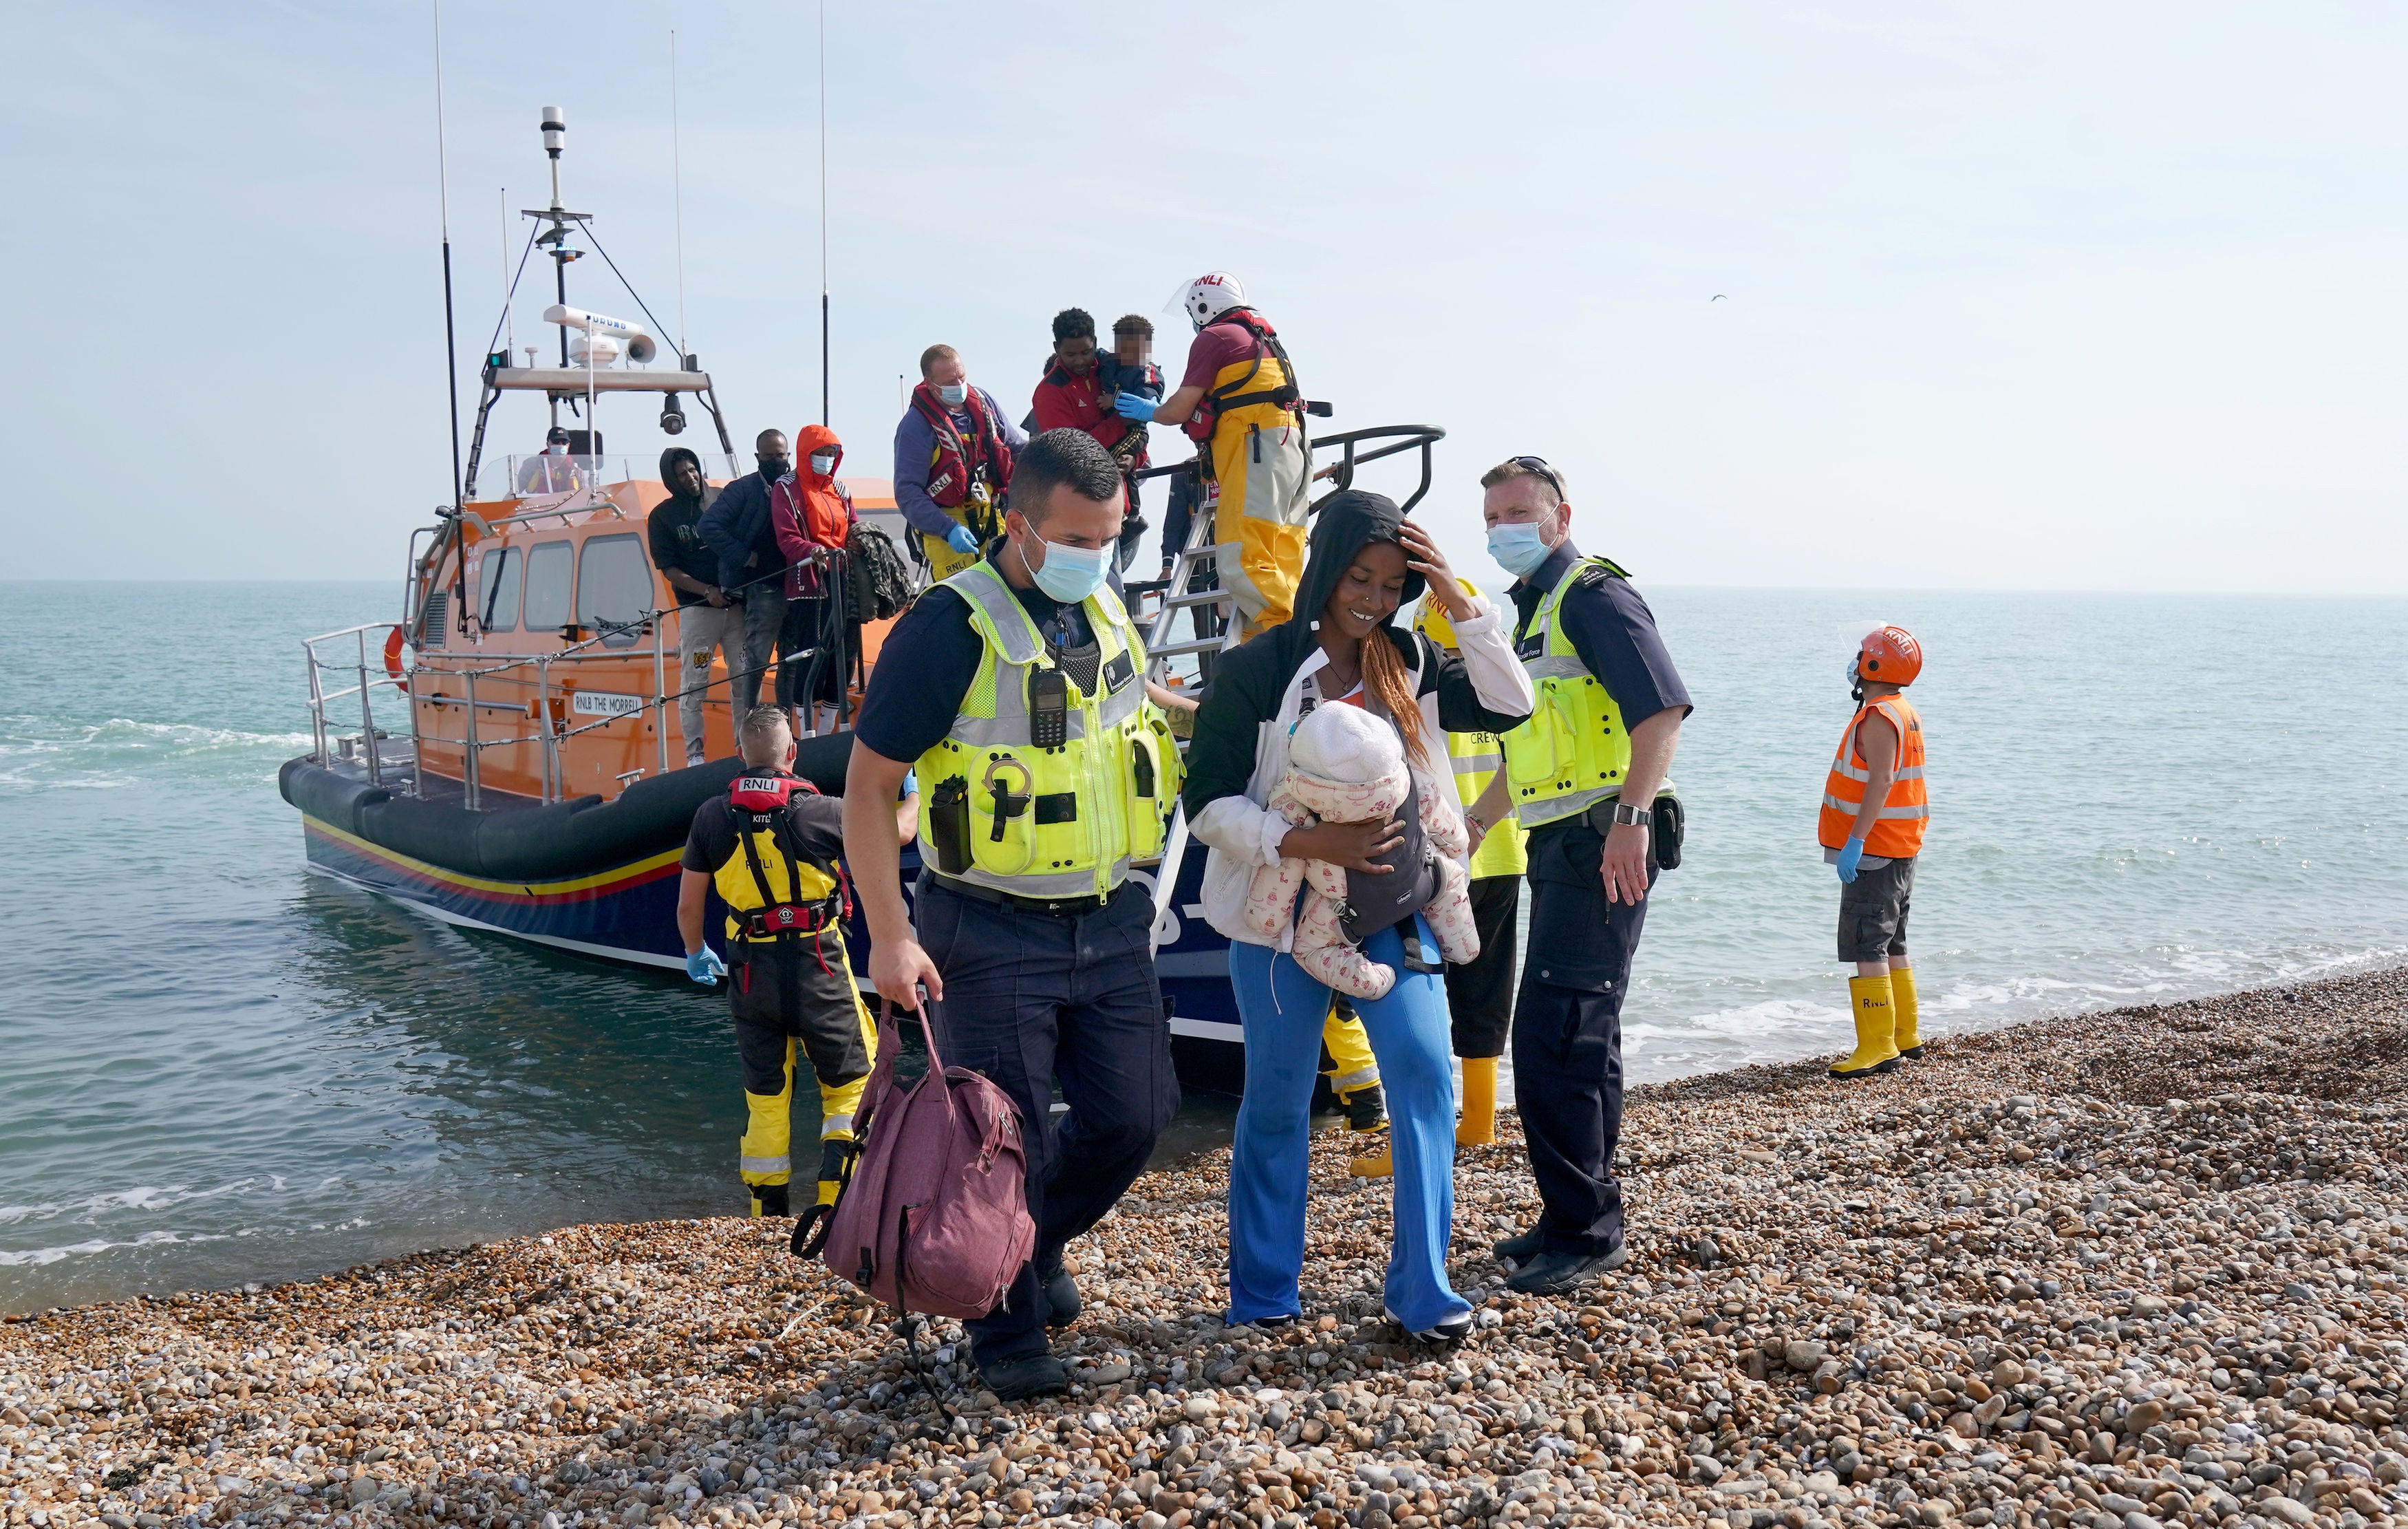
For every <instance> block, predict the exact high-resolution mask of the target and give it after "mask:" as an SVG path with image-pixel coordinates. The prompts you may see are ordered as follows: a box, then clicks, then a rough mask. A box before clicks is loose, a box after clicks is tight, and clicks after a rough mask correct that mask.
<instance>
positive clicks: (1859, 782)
mask: <svg viewBox="0 0 2408 1529" xmlns="http://www.w3.org/2000/svg"><path fill="white" fill-rule="evenodd" d="M1876 712H1879V713H1880V714H1882V715H1883V716H1884V717H1885V718H1887V719H1888V721H1889V724H1890V726H1891V727H1894V728H1897V729H1898V778H1897V779H1896V780H1893V781H1891V782H1890V786H1889V795H1888V796H1886V797H1885V798H1884V799H1883V801H1882V805H1881V816H1880V817H1879V818H1878V819H1877V820H1876V821H1875V822H1874V824H1873V831H1872V832H1871V835H1870V836H1868V837H1867V838H1866V840H1865V853H1866V854H1868V855H1878V856H1880V857H1882V858H1885V859H1891V860H1902V859H1904V858H1907V857H1908V856H1911V855H1914V854H1915V853H1917V852H1918V851H1920V850H1921V849H1922V848H1923V827H1924V825H1925V824H1926V823H1928V822H1929V821H1930V819H1931V808H1930V805H1929V803H1928V801H1927V800H1926V798H1925V796H1924V792H1923V719H1922V718H1921V717H1919V716H1917V715H1916V714H1915V713H1914V707H1912V706H1910V705H1908V704H1907V702H1906V698H1905V697H1904V696H1884V697H1882V698H1881V699H1880V700H1869V701H1867V702H1865V703H1864V705H1863V706H1861V707H1859V708H1858V709H1857V711H1856V715H1854V716H1852V717H1850V718H1849V719H1848V730H1847V731H1845V732H1843V733H1842V734H1841V735H1840V747H1839V749H1838V751H1837V752H1836V753H1834V754H1833V755H1832V756H1831V773H1830V776H1829V778H1828V779H1827V780H1825V781H1824V783H1823V815H1822V820H1821V822H1820V823H1819V824H1818V826H1817V828H1818V831H1817V833H1816V837H1817V838H1819V839H1820V840H1821V841H1822V843H1823V847H1824V848H1825V849H1843V848H1845V847H1846V846H1847V843H1848V836H1849V835H1850V834H1853V833H1854V832H1856V809H1857V808H1859V807H1861V806H1863V805H1864V801H1865V783H1866V782H1868V781H1870V780H1871V779H1872V771H1871V768H1870V767H1869V766H1867V765H1866V763H1865V757H1864V755H1863V754H1862V753H1860V752H1858V750H1857V748H1856V728H1858V727H1859V726H1861V725H1862V724H1863V722H1864V720H1865V718H1867V717H1869V716H1871V715H1872V714H1874V713H1876Z"/></svg>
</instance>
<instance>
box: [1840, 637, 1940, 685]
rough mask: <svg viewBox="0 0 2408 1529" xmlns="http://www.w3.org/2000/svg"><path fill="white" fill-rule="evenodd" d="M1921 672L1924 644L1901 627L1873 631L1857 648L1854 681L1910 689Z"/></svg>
mask: <svg viewBox="0 0 2408 1529" xmlns="http://www.w3.org/2000/svg"><path fill="white" fill-rule="evenodd" d="M1922 672H1923V644H1922V643H1920V642H1916V641H1915V640H1914V633H1913V632H1911V631H1908V630H1907V629H1906V628H1905V627H1874V628H1873V629H1872V630H1871V631H1869V632H1867V633H1865V640H1864V641H1863V642H1859V643H1858V644H1856V673H1855V675H1854V677H1855V678H1856V679H1860V680H1875V681H1878V682H1880V683H1881V684H1883V685H1913V684H1914V677H1915V676H1916V675H1918V674H1920V673H1922Z"/></svg>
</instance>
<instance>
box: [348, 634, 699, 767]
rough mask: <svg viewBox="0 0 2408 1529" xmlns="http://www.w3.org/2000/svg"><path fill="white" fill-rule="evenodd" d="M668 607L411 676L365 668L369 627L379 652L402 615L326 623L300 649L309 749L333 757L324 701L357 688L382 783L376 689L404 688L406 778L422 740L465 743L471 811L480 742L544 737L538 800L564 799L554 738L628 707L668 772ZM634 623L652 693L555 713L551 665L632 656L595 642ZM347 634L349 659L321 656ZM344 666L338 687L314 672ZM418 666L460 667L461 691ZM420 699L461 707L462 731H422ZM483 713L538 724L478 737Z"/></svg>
mask: <svg viewBox="0 0 2408 1529" xmlns="http://www.w3.org/2000/svg"><path fill="white" fill-rule="evenodd" d="M665 615H667V608H666V607H654V608H652V609H650V610H645V611H641V612H638V613H637V614H636V615H635V616H633V617H631V618H630V619H628V620H625V621H609V620H606V619H603V618H601V617H593V618H590V619H588V620H585V621H581V622H577V623H573V624H572V626H573V627H593V628H595V631H594V635H593V636H591V637H586V638H581V639H576V640H573V641H571V642H569V643H568V645H567V646H566V647H564V648H562V649H560V650H559V651H558V652H556V653H527V654H509V655H497V657H498V659H499V661H498V662H495V663H479V662H477V661H476V660H474V659H469V661H468V662H467V663H466V664H452V663H444V664H441V665H430V666H425V667H418V668H414V669H413V670H412V671H411V674H410V675H400V674H394V673H390V672H387V671H383V670H381V669H371V668H370V666H369V662H368V657H369V654H368V635H369V634H370V633H372V632H379V633H384V634H387V635H386V637H385V639H384V640H383V641H382V642H380V643H379V644H378V652H379V654H380V655H381V654H383V653H385V652H386V651H387V650H388V649H389V648H390V646H391V642H392V638H393V636H395V635H403V634H406V633H407V631H408V627H407V625H406V624H404V623H401V622H393V621H366V622H362V623H360V624H359V625H357V626H353V627H341V628H339V629H337V630H335V631H331V632H322V633H320V634H318V635H317V636H315V637H306V638H303V639H302V640H301V651H302V653H303V655H304V656H306V657H307V658H308V675H309V732H310V741H311V749H310V757H311V758H313V759H314V760H316V761H317V762H318V763H319V764H321V765H325V764H330V763H331V762H332V755H331V751H330V748H329V744H328V726H327V719H326V708H327V706H328V704H329V703H330V702H334V701H339V700H348V699H349V698H351V697H352V696H355V695H356V696H358V697H360V732H361V743H362V747H363V753H364V755H365V758H366V766H367V773H368V782H369V784H370V785H372V786H382V785H383V784H384V774H383V760H382V759H381V757H380V755H379V753H378V750H377V746H376V745H377V728H376V714H375V708H374V701H373V692H374V691H376V690H378V689H380V688H383V689H391V690H397V691H400V692H402V693H403V694H405V695H408V696H409V697H410V700H411V701H412V720H411V726H410V730H409V738H410V750H411V755H412V761H413V764H414V767H415V773H414V775H413V778H412V781H411V786H410V789H411V791H412V792H418V791H420V790H421V789H423V787H422V786H421V783H422V782H423V780H424V778H425V772H426V744H427V743H456V744H458V745H459V746H460V748H461V751H462V757H463V765H462V775H463V777H464V778H463V781H462V785H463V786H464V788H465V791H466V804H467V807H468V810H469V811H471V812H475V811H478V810H479V809H480V804H481V802H480V799H481V795H482V793H481V789H480V774H481V771H480V767H479V760H480V757H481V756H482V755H483V752H484V751H485V750H486V749H489V748H498V747H504V746H508V745H510V744H516V743H541V744H542V745H543V792H542V799H543V801H544V802H545V803H546V804H550V803H552V802H553V801H561V800H563V799H564V798H565V796H566V788H565V781H564V772H563V770H562V768H561V756H560V747H561V745H562V744H563V743H566V742H567V741H568V740H569V739H572V738H575V737H578V736H580V735H581V734H583V733H588V732H592V731H594V730H595V729H596V728H606V727H608V726H609V725H610V724H611V723H613V722H623V721H625V720H626V719H627V718H629V717H631V716H640V715H642V714H644V713H646V712H650V713H652V735H653V739H654V743H655V745H656V747H657V749H658V753H659V765H658V772H659V773H661V774H664V775H666V774H667V773H668V770H669V753H668V749H669V743H668V726H667V724H668V708H669V706H670V704H671V703H672V702H675V701H677V700H681V699H682V698H683V696H684V693H685V692H684V691H682V690H680V691H677V692H675V693H672V692H670V690H669V688H668V655H667V647H666V639H665V632H666V628H667V623H666V622H665V621H664V620H663V619H662V617H663V616H665ZM630 632H633V633H636V634H638V635H650V636H651V638H652V694H651V695H650V696H649V697H642V696H638V697H631V698H626V699H630V700H636V701H637V705H636V707H635V709H634V710H632V711H623V712H609V713H605V714H601V715H598V716H596V717H595V718H594V719H593V720H592V721H590V722H582V723H569V722H567V720H566V718H565V717H561V716H557V715H555V714H554V702H553V700H552V665H554V664H581V663H586V662H591V661H594V660H597V659H604V658H609V659H612V660H617V661H622V662H624V660H625V659H626V658H628V657H631V656H634V655H633V654H632V653H631V652H630V651H629V650H628V649H626V648H615V649H612V650H610V651H609V652H607V653H603V652H595V651H593V650H595V648H597V647H598V646H599V645H600V644H602V643H604V642H609V641H610V640H611V639H613V638H616V637H621V636H624V635H626V634H628V633H630ZM345 637H348V638H351V639H352V640H353V643H354V649H355V651H354V653H353V655H352V658H353V661H352V662H351V663H350V664H341V663H329V662H327V661H326V660H325V659H323V658H322V657H320V656H319V654H318V644H319V643H321V642H333V641H336V640H337V639H340V638H345ZM405 640H406V637H405ZM437 651H440V652H442V655H443V656H444V657H445V658H450V657H452V653H451V652H450V651H448V650H437ZM344 669H349V670H351V671H353V672H354V673H355V674H356V675H357V680H356V683H354V684H352V685H347V686H345V687H343V688H341V689H339V690H331V691H330V690H328V689H327V688H326V687H325V685H324V683H323V681H322V679H321V678H320V675H321V672H322V671H326V670H337V671H339V670H344ZM529 669H532V670H533V671H534V673H533V675H532V676H530V675H528V674H527V673H526V672H525V671H527V670H529ZM415 675H423V676H425V678H426V680H427V682H428V683H429V684H432V683H433V682H434V680H435V678H436V676H438V675H440V676H456V677H457V678H458V679H459V681H460V683H461V685H462V686H463V691H464V693H463V694H462V695H461V696H460V697H458V698H456V699H455V698H453V697H452V696H448V695H432V694H424V693H422V692H421V691H419V690H414V689H413V688H412V687H411V685H410V684H409V679H410V677H411V676H415ZM480 680H482V681H484V682H486V683H487V684H489V685H490V684H493V683H495V682H496V681H498V682H499V683H501V684H503V685H531V686H533V687H534V690H535V695H534V697H533V698H532V699H531V700H520V701H494V700H479V699H478V697H477V683H478V682H479V681H480ZM708 685H710V681H709V680H708V679H706V680H705V681H704V682H703V687H705V688H707V687H708ZM574 695H575V692H574V691H569V692H566V698H565V700H564V704H565V705H566V707H569V708H573V707H574V706H575V705H576V702H575V700H574V699H573V698H574ZM420 700H423V701H425V702H427V703H428V704H429V705H431V706H437V707H455V706H456V707H457V708H459V710H460V714H461V722H462V727H461V732H460V736H458V737H456V738H452V737H445V736H443V735H441V734H438V733H428V732H426V731H424V730H423V729H422V728H419V727H418V726H417V721H416V716H415V711H416V705H415V703H416V702H418V701H420ZM480 712H497V713H500V714H503V715H505V716H511V715H515V716H521V717H525V718H528V719H530V720H532V721H533V722H534V723H535V730H534V731H533V732H531V733H528V734H526V735H525V736H523V737H521V736H511V737H507V738H481V737H480V736H478V729H477V717H478V714H479V713H480Z"/></svg>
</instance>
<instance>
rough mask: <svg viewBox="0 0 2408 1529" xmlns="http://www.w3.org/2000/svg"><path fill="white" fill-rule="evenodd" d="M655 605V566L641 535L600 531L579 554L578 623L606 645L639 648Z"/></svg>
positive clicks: (608, 646)
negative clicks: (647, 617) (646, 618)
mask: <svg viewBox="0 0 2408 1529" xmlns="http://www.w3.org/2000/svg"><path fill="white" fill-rule="evenodd" d="M651 609H652V565H651V564H650V563H649V562H647V561H645V559H644V542H643V539H642V538H641V537H638V536H637V535H635V534H634V533H632V532H630V533H629V534H627V535H625V536H596V537H589V538H588V539H587V540H586V542H585V547H584V550H582V551H581V552H580V553H579V554H578V555H577V624H578V625H579V626H581V627H590V628H592V630H593V631H594V632H595V634H597V635H599V636H600V637H601V639H602V645H603V646H604V647H606V648H626V647H633V646H635V644H636V640H637V639H638V637H640V636H642V635H643V630H642V627H643V618H644V613H645V612H647V611H649V610H651Z"/></svg>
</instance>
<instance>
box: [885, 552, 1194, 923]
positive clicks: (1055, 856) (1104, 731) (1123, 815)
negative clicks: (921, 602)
mask: <svg viewBox="0 0 2408 1529" xmlns="http://www.w3.org/2000/svg"><path fill="white" fill-rule="evenodd" d="M944 583H945V587H947V588H949V589H951V590H953V593H955V594H956V595H959V596H960V597H961V598H962V599H963V600H964V601H966V602H967V603H968V606H969V608H970V627H971V629H972V630H974V631H976V632H977V633H978V635H979V639H980V641H981V642H982V651H981V654H980V657H979V671H978V674H977V675H976V677H975V678H973V679H972V680H971V682H970V687H969V692H968V695H966V696H964V697H963V698H962V710H961V714H959V715H958V716H956V717H954V718H953V730H952V731H951V732H950V733H948V734H947V735H946V736H945V738H944V739H943V740H942V741H941V742H939V743H938V744H937V745H936V746H935V747H933V748H931V749H929V750H928V752H927V753H925V754H923V755H922V756H920V758H919V761H918V765H917V768H918V770H919V772H920V781H921V787H922V789H923V790H925V791H926V792H927V793H928V797H927V799H926V800H927V802H928V812H927V815H926V816H925V823H926V825H927V840H928V843H926V844H925V852H926V853H927V854H929V855H930V856H931V857H932V858H934V859H935V861H936V865H937V869H938V871H939V873H940V874H943V875H947V876H951V877H953V878H954V879H956V880H959V881H965V882H968V883H970V884H971V885H973V886H977V887H987V888H989V889H991V890H994V891H998V892H1009V893H1011V894H1012V895H1014V896H1018V897H1028V898H1072V897H1101V896H1105V895H1107V894H1109V893H1110V892H1111V890H1112V889H1113V888H1114V887H1118V886H1119V885H1120V884H1121V881H1122V879H1123V878H1124V877H1125V876H1126V875H1127V874H1128V868H1129V866H1130V864H1131V863H1132V862H1133V861H1139V860H1149V859H1154V858H1158V857H1159V856H1160V855H1161V854H1162V846H1163V840H1164V837H1165V829H1166V819H1168V816H1169V815H1170V808H1171V805H1172V803H1174V802H1175V801H1178V798H1179V786H1180V757H1179V750H1178V747H1177V745H1176V744H1174V743H1172V742H1171V737H1170V727H1169V724H1168V721H1166V720H1165V719H1164V717H1163V715H1162V713H1161V711H1160V710H1159V709H1158V708H1157V707H1155V706H1154V705H1153V704H1152V703H1151V702H1150V701H1148V700H1146V697H1145V648H1144V645H1143V643H1142V642H1140V640H1139V637H1138V634H1137V628H1136V627H1134V626H1133V625H1131V624H1130V621H1129V618H1128V613H1126V612H1125V610H1123V609H1122V606H1121V602H1120V599H1119V597H1117V596H1115V595H1114V594H1113V593H1112V592H1111V590H1110V589H1099V590H1097V592H1096V593H1095V594H1094V595H1092V596H1090V597H1088V599H1087V600H1086V601H1085V610H1086V613H1087V623H1088V626H1089V627H1090V628H1091V629H1092V630H1093V632H1094V633H1095V637H1096V642H1097V647H1098V649H1099V652H1098V654H1097V662H1096V688H1095V692H1094V693H1093V694H1089V693H1086V692H1084V691H1082V690H1081V689H1080V688H1079V685H1078V684H1077V682H1076V681H1075V680H1072V679H1070V678H1069V676H1068V674H1062V675H1061V679H1060V683H1061V685H1062V686H1063V690H1064V700H1063V702H1062V704H1061V710H1060V712H1059V714H1056V715H1054V716H1053V717H1050V718H1049V717H1048V716H1047V715H1045V712H1046V710H1047V708H1046V707H1045V706H1044V705H1043V704H1042V703H1041V702H1039V701H1038V700H1037V699H1036V698H1035V696H1034V695H1033V691H1034V689H1035V687H1036V686H1035V682H1036V681H1037V680H1038V678H1039V676H1040V675H1042V676H1049V677H1050V676H1052V675H1054V673H1056V672H1057V671H1059V666H1058V665H1057V664H1056V663H1055V661H1054V657H1053V656H1052V654H1051V653H1049V652H1048V651H1047V648H1046V643H1045V636H1044V634H1043V633H1042V632H1040V631H1039V630H1038V628H1037V623H1036V622H1035V621H1033V620H1031V619H1030V618H1029V614H1028V612H1027V610H1026V608H1025V607H1024V606H1023V605H1022V604H1021V603H1020V600H1019V599H1018V597H1016V596H1015V595H1014V594H1013V593H1012V589H1011V585H1010V584H1006V583H1004V581H1003V576H1002V575H1001V574H1000V573H997V572H996V570H995V566H994V565H993V564H992V563H985V562H982V563H975V564H972V565H971V566H970V567H968V568H966V569H964V570H961V571H960V572H959V573H956V574H954V575H953V577H952V578H950V579H947V580H945V581H944ZM1050 687H1051V686H1050V683H1049V685H1048V686H1047V688H1050ZM1055 727H1058V728H1060V729H1061V732H1062V741H1061V742H1060V743H1054V744H1052V745H1051V746H1046V745H1041V744H1039V743H1038V742H1037V741H1036V739H1037V737H1038V736H1039V734H1040V732H1041V731H1043V730H1046V729H1050V728H1055ZM965 830H966V831H965Z"/></svg>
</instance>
